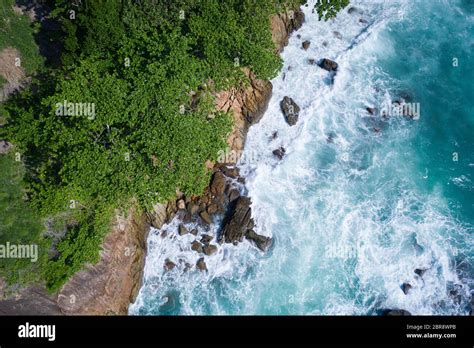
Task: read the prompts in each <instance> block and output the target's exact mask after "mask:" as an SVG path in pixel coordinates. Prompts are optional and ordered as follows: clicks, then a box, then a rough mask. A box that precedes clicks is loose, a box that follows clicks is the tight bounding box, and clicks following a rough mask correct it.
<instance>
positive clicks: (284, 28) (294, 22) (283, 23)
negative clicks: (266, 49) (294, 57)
mask: <svg viewBox="0 0 474 348" xmlns="http://www.w3.org/2000/svg"><path fill="white" fill-rule="evenodd" d="M303 22H304V13H303V12H302V11H301V10H300V9H295V10H293V12H286V13H281V14H277V15H274V16H272V17H271V28H272V40H273V43H274V44H275V46H276V48H277V51H278V52H281V51H282V50H283V48H284V47H285V46H286V45H287V44H288V37H289V36H290V34H291V32H293V31H294V30H298V29H299V28H300V27H301V25H302V24H303Z"/></svg>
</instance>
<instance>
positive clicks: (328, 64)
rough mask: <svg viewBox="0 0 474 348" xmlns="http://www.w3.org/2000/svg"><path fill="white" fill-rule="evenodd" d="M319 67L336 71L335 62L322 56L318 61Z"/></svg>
mask: <svg viewBox="0 0 474 348" xmlns="http://www.w3.org/2000/svg"><path fill="white" fill-rule="evenodd" d="M319 67H320V68H322V69H324V70H327V71H337V67H338V65H337V63H336V62H335V61H333V60H331V59H327V58H324V59H323V60H322V61H321V62H320V63H319Z"/></svg>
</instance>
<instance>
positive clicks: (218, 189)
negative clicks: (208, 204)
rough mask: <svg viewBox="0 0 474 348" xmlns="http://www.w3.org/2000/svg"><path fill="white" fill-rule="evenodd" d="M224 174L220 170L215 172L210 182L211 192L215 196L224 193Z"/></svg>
mask: <svg viewBox="0 0 474 348" xmlns="http://www.w3.org/2000/svg"><path fill="white" fill-rule="evenodd" d="M224 190H225V176H224V174H222V173H221V172H215V173H214V176H213V178H212V182H211V193H212V194H213V195H215V196H220V195H223V194H224Z"/></svg>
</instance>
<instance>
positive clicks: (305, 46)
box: [301, 40, 311, 50]
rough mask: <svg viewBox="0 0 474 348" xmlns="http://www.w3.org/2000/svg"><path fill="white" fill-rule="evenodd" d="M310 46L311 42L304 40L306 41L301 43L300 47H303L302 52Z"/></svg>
mask: <svg viewBox="0 0 474 348" xmlns="http://www.w3.org/2000/svg"><path fill="white" fill-rule="evenodd" d="M310 45H311V42H310V41H308V40H306V41H303V43H302V44H301V47H303V49H304V50H307V49H308V48H309V46H310Z"/></svg>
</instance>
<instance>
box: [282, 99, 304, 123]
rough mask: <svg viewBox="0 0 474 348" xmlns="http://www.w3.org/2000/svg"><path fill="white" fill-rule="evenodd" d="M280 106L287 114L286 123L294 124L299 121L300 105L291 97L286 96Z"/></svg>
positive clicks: (284, 113) (285, 114)
mask: <svg viewBox="0 0 474 348" xmlns="http://www.w3.org/2000/svg"><path fill="white" fill-rule="evenodd" d="M280 108H281V111H282V112H283V115H284V116H285V120H286V123H288V124H289V125H290V126H294V125H295V124H296V122H298V116H299V112H300V107H299V106H298V105H297V104H296V103H295V102H294V100H293V99H291V98H290V97H284V98H283V100H282V101H281V102H280Z"/></svg>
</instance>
